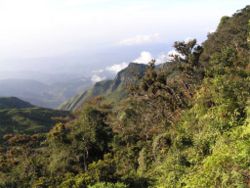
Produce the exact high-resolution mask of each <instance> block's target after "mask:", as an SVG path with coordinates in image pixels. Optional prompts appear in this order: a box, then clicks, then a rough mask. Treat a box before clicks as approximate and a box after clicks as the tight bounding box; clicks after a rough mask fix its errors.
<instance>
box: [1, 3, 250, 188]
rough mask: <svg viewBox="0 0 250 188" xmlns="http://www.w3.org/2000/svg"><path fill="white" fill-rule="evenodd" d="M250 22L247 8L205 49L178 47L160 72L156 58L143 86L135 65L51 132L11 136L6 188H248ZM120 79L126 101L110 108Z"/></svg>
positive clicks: (4, 164) (5, 152)
mask: <svg viewBox="0 0 250 188" xmlns="http://www.w3.org/2000/svg"><path fill="white" fill-rule="evenodd" d="M249 20H250V12H249V6H248V7H246V8H245V9H243V10H241V11H239V12H238V13H236V14H235V15H234V16H233V17H224V18H222V20H221V23H220V25H219V27H218V29H217V31H216V32H215V33H214V34H211V35H210V36H209V37H208V40H207V41H206V42H205V43H204V44H203V45H202V46H200V45H197V43H196V40H190V41H188V42H176V43H175V44H174V46H175V48H176V50H177V51H178V53H179V55H177V56H174V57H173V59H172V61H171V62H169V63H166V64H164V65H162V66H161V67H157V66H155V64H154V63H155V61H154V60H153V61H152V62H150V63H149V65H147V66H145V67H146V69H145V70H144V71H143V73H145V74H144V76H143V77H142V78H141V79H140V76H135V77H133V78H131V79H130V77H129V76H130V75H131V74H132V72H133V70H136V71H139V70H141V69H140V68H138V66H137V65H135V64H132V65H131V66H132V68H131V67H130V68H129V70H125V71H122V72H121V73H120V74H119V75H118V76H117V79H116V81H117V82H115V83H113V82H112V83H109V84H107V83H105V82H101V83H99V86H98V84H97V86H98V87H97V86H96V88H95V89H96V90H95V92H96V93H99V92H103V91H104V90H105V92H106V89H107V88H109V89H108V90H109V91H108V92H110V95H107V96H108V97H107V98H103V97H95V98H92V99H91V100H89V101H88V102H86V101H85V104H84V105H83V107H82V108H81V109H79V110H78V111H76V112H75V113H74V117H72V118H71V119H69V120H68V121H66V122H59V123H56V124H55V126H53V128H52V129H51V130H50V131H49V133H47V134H45V133H43V134H42V133H39V134H35V135H25V134H8V135H5V137H4V139H5V142H4V144H2V146H1V147H0V187H7V188H17V187H18V188H19V187H21V188H26V187H34V188H35V187H36V188H51V187H59V188H102V187H105V188H106V187H107V188H125V187H130V188H145V187H161V188H166V187H167V188H179V187H187V188H191V187H192V188H196V187H201V188H202V187H204V188H205V187H211V188H212V187H221V188H224V187H225V188H227V187H242V188H243V187H249V185H250V178H249V177H250V168H249V166H250V158H249V156H250V59H249V57H250V54H249V46H248V45H245V44H246V41H247V38H248V37H249V31H247V30H246V29H247V28H248V27H249ZM237 24H238V25H237ZM135 67H137V68H138V69H136V68H135ZM141 73H142V72H139V75H141ZM121 80H123V81H124V80H125V82H122V85H126V87H127V88H129V95H126V96H125V95H124V98H123V99H122V100H117V101H116V102H114V101H115V100H113V99H112V98H111V99H110V97H111V96H119V92H120V91H121V92H124V90H123V89H122V87H120V86H121V82H120V81H121ZM106 84H107V85H106ZM111 85H112V88H113V89H114V90H113V92H112V88H110V87H111ZM105 88H106V89H105ZM117 91H119V92H118V93H117ZM126 92H127V91H126ZM116 94H117V95H116ZM14 110H16V109H14ZM29 110H30V108H28V109H25V110H23V109H22V110H21V111H20V109H19V112H20V113H21V114H26V115H28V114H29V113H28V112H29ZM32 110H34V108H32ZM1 112H2V113H3V114H4V115H6V114H8V113H10V110H9V109H8V112H6V111H4V112H3V111H1V110H0V113H1ZM30 112H31V111H30ZM32 112H33V111H32ZM33 113H34V112H33ZM39 113H40V112H38V111H37V112H36V113H35V114H36V115H34V114H33V115H32V117H36V118H37V119H39V118H40V119H41V120H44V119H43V117H38V116H39ZM31 114H32V113H30V114H29V115H31ZM9 115H10V114H9ZM3 117H7V115H6V116H3ZM10 117H12V116H10ZM36 118H31V117H30V119H31V120H33V119H36ZM44 121H49V120H47V116H46V120H44ZM17 122H20V123H22V122H25V120H24V119H23V118H20V117H19V119H18V120H17ZM27 124H29V123H27Z"/></svg>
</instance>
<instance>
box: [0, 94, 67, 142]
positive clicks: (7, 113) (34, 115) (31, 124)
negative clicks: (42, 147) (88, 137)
mask: <svg viewBox="0 0 250 188" xmlns="http://www.w3.org/2000/svg"><path fill="white" fill-rule="evenodd" d="M68 116H69V113H68V112H66V111H59V110H51V109H45V108H40V107H37V106H33V105H32V104H30V103H28V102H25V101H22V100H20V99H18V98H16V97H3V98H0V143H1V142H2V141H3V136H4V135H6V136H11V137H12V136H14V134H28V135H32V134H36V133H45V132H48V131H49V130H50V129H51V128H52V127H53V125H54V124H55V123H57V122H61V121H66V119H68Z"/></svg>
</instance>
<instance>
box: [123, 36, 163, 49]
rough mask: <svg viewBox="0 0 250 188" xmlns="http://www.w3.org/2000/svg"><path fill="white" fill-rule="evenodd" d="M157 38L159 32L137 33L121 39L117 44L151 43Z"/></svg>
mask: <svg viewBox="0 0 250 188" xmlns="http://www.w3.org/2000/svg"><path fill="white" fill-rule="evenodd" d="M159 40H160V35H159V33H154V34H151V35H137V36H135V37H131V38H127V39H124V40H121V41H120V42H119V43H118V44H119V45H122V46H132V45H139V44H147V43H153V42H157V41H159Z"/></svg>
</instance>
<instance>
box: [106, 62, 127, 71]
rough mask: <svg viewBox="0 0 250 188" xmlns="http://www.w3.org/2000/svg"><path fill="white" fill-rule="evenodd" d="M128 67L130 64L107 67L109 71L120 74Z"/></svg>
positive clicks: (124, 63)
mask: <svg viewBox="0 0 250 188" xmlns="http://www.w3.org/2000/svg"><path fill="white" fill-rule="evenodd" d="M127 66H128V63H126V62H122V63H121V64H114V65H112V66H109V67H106V70H107V71H110V72H113V73H118V72H119V71H121V70H122V69H124V68H126V67H127Z"/></svg>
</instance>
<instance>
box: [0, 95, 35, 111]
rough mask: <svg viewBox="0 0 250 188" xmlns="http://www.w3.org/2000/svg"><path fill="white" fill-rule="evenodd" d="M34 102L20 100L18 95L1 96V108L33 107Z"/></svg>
mask: <svg viewBox="0 0 250 188" xmlns="http://www.w3.org/2000/svg"><path fill="white" fill-rule="evenodd" d="M32 107H34V106H33V105H32V104H30V103H28V102H25V101H23V100H20V99H18V98H16V97H1V98H0V109H6V108H18V109H19V108H32Z"/></svg>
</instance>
